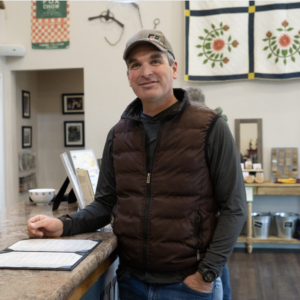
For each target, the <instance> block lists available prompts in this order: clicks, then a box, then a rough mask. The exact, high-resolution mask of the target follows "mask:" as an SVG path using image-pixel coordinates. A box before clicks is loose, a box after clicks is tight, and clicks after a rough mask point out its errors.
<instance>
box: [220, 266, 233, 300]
mask: <svg viewBox="0 0 300 300" xmlns="http://www.w3.org/2000/svg"><path fill="white" fill-rule="evenodd" d="M221 280H222V284H223V300H231V287H230V279H229V272H228V267H227V264H226V265H225V266H224V268H223V271H222V276H221Z"/></svg>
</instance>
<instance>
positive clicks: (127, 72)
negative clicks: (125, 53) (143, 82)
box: [126, 69, 131, 87]
mask: <svg viewBox="0 0 300 300" xmlns="http://www.w3.org/2000/svg"><path fill="white" fill-rule="evenodd" d="M126 74H127V79H128V83H129V86H130V87H131V82H130V79H129V70H128V69H127V71H126Z"/></svg>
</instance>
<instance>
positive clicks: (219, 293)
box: [214, 277, 223, 300]
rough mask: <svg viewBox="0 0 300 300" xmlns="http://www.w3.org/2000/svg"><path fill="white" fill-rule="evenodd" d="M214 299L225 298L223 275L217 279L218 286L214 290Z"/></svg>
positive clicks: (221, 299) (220, 299)
mask: <svg viewBox="0 0 300 300" xmlns="http://www.w3.org/2000/svg"><path fill="white" fill-rule="evenodd" d="M214 300H223V285H222V280H221V277H218V278H217V279H216V288H215V291H214Z"/></svg>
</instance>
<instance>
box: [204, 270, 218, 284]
mask: <svg viewBox="0 0 300 300" xmlns="http://www.w3.org/2000/svg"><path fill="white" fill-rule="evenodd" d="M216 277H217V275H216V273H215V272H214V271H212V270H207V271H206V272H205V274H204V280H205V281H207V282H213V281H214V280H215V279H216Z"/></svg>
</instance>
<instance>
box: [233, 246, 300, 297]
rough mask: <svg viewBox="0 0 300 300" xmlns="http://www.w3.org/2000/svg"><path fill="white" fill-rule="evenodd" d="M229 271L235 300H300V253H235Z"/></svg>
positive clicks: (268, 251) (286, 251) (294, 251)
mask: <svg viewBox="0 0 300 300" xmlns="http://www.w3.org/2000/svg"><path fill="white" fill-rule="evenodd" d="M228 268H229V273H230V282H231V288H232V300H300V251H297V250H292V251H291V250H277V251H274V250H256V251H255V249H254V250H253V253H252V254H248V253H244V252H243V253H241V252H234V253H232V255H231V257H230V259H229V261H228Z"/></svg>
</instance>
